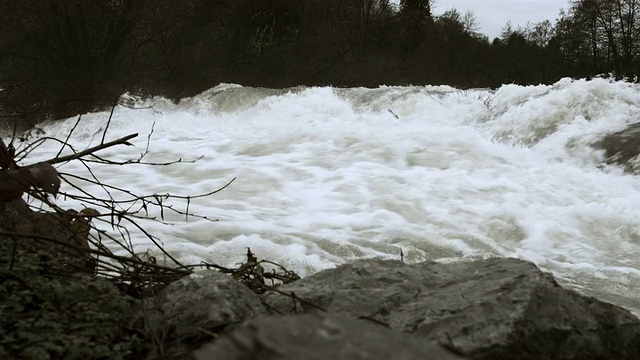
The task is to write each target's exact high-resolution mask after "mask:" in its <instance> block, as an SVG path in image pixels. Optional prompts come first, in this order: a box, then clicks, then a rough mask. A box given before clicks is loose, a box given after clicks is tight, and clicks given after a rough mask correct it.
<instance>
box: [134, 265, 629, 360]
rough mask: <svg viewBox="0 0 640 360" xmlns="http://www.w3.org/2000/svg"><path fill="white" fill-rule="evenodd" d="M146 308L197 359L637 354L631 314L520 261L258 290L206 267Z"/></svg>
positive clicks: (359, 272) (322, 278)
mask: <svg viewBox="0 0 640 360" xmlns="http://www.w3.org/2000/svg"><path fill="white" fill-rule="evenodd" d="M145 312H146V313H147V314H149V313H151V314H162V316H156V317H155V318H153V317H152V320H151V321H148V322H147V326H148V328H147V331H158V330H160V329H162V330H161V331H162V332H163V333H165V334H171V336H172V337H173V339H174V341H173V342H169V343H167V347H166V348H165V349H163V350H162V351H164V352H165V354H166V355H170V354H171V353H182V354H184V353H185V350H186V349H185V348H184V347H183V346H184V344H185V343H198V344H202V343H205V344H204V346H200V347H199V348H198V349H195V350H192V351H189V357H190V358H194V359H253V358H256V359H282V360H284V359H391V358H393V359H459V358H468V359H638V358H640V320H638V318H636V317H635V316H633V315H632V314H631V313H630V312H629V311H627V310H625V309H622V308H620V307H618V306H615V305H612V304H609V303H605V302H602V301H599V300H597V299H595V298H590V297H584V296H581V295H579V294H577V293H576V292H574V291H571V290H566V289H564V288H562V287H561V286H560V285H558V283H557V282H556V281H555V280H554V278H553V276H552V275H550V274H548V273H544V272H542V271H540V270H539V269H538V268H537V267H536V266H535V265H533V264H531V263H529V262H525V261H521V260H517V259H490V260H481V261H473V262H460V263H451V264H440V263H434V262H425V263H419V264H405V263H402V262H399V261H383V260H375V259H374V260H363V261H358V262H355V263H352V264H347V265H342V266H340V267H338V268H336V269H331V270H325V271H322V272H320V273H318V274H315V275H313V276H310V277H308V278H305V279H302V280H298V281H296V282H294V283H291V284H288V285H284V286H281V287H279V288H278V289H277V292H276V291H268V292H267V293H265V294H263V295H258V294H255V293H253V292H252V291H249V290H248V289H247V288H246V287H245V286H243V285H242V284H240V283H238V282H236V281H235V280H233V279H232V278H231V277H229V276H227V275H223V274H220V273H218V272H216V271H204V272H198V273H194V274H193V275H190V276H188V277H185V278H183V279H181V280H179V281H177V282H175V283H173V284H171V285H170V286H168V287H167V288H166V289H165V290H163V291H162V293H161V294H159V296H158V297H157V299H156V301H155V303H154V305H153V306H152V307H150V308H147V309H146V310H145ZM147 318H149V317H147ZM161 324H162V325H161ZM207 338H208V339H209V340H207Z"/></svg>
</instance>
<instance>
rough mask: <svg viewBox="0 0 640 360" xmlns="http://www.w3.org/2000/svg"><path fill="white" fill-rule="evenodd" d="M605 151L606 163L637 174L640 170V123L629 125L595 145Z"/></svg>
mask: <svg viewBox="0 0 640 360" xmlns="http://www.w3.org/2000/svg"><path fill="white" fill-rule="evenodd" d="M594 146H595V147H596V148H599V149H602V150H604V151H605V157H606V162H607V163H608V164H617V165H621V166H623V167H624V168H625V171H627V172H632V173H636V172H638V170H640V166H639V165H640V164H639V163H638V155H639V154H640V123H636V124H632V125H629V126H628V127H627V128H626V129H624V130H622V131H618V132H615V133H613V134H608V135H606V136H605V137H604V138H602V140H600V141H598V142H596V143H595V144H594Z"/></svg>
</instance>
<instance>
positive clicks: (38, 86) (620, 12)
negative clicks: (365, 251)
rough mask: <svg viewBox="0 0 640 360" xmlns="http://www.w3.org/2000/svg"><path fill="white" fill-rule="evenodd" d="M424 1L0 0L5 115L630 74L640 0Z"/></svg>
mask: <svg viewBox="0 0 640 360" xmlns="http://www.w3.org/2000/svg"><path fill="white" fill-rule="evenodd" d="M433 6H434V3H433V0H402V1H400V2H399V5H398V6H396V5H395V3H394V2H392V1H390V0H305V1H290V0H91V1H89V0H23V1H14V0H0V9H1V11H0V87H1V88H2V91H1V92H0V112H1V113H2V114H5V115H7V114H14V115H22V116H25V117H33V118H34V119H40V118H42V117H45V116H54V117H61V116H68V115H70V114H75V113H78V112H83V111H88V110H93V109H96V108H101V107H105V106H108V105H110V104H111V103H112V102H113V101H114V99H115V98H116V97H117V96H118V94H120V93H121V92H122V91H123V90H127V91H130V92H137V93H141V94H145V95H164V96H167V97H170V98H174V99H177V98H180V97H184V96H190V95H193V94H196V93H198V92H200V91H202V90H205V89H207V88H210V87H212V86H214V85H216V84H218V83H220V82H230V83H240V84H243V85H252V86H265V87H288V86H296V85H333V86H377V85H380V84H386V85H407V84H415V85H418V84H449V85H453V86H457V87H496V86H499V85H501V84H504V83H519V84H538V83H549V82H553V81H556V80H557V79H559V78H560V77H562V76H575V77H584V76H593V75H596V74H599V73H608V72H614V73H615V74H616V75H618V76H633V75H635V74H636V73H637V72H638V65H639V64H638V51H640V43H639V41H640V36H639V35H640V14H639V11H638V10H639V9H640V0H576V1H573V2H572V3H571V5H570V8H569V9H567V10H566V11H563V12H561V14H560V15H559V19H558V21H557V23H556V24H554V23H552V22H551V21H543V22H541V23H538V24H529V25H527V26H525V27H519V28H515V29H514V28H513V27H512V26H511V25H510V24H507V25H506V26H505V28H504V29H503V33H502V34H501V36H500V37H498V38H496V39H493V40H492V41H490V39H488V38H487V37H486V36H484V35H482V34H480V33H479V32H478V28H479V24H478V22H477V20H476V18H475V16H474V15H473V13H470V12H467V13H465V14H463V13H460V12H458V11H457V10H455V9H451V10H449V11H447V12H445V13H444V14H442V15H440V16H434V15H433V14H432V8H433Z"/></svg>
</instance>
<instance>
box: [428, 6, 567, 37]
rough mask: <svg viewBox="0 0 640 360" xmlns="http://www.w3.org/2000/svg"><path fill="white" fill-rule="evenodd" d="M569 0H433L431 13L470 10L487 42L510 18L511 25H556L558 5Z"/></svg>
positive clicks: (495, 35) (497, 34) (559, 7)
mask: <svg viewBox="0 0 640 360" xmlns="http://www.w3.org/2000/svg"><path fill="white" fill-rule="evenodd" d="M568 3H569V0H435V4H434V5H435V6H434V8H433V9H432V12H433V14H434V15H440V14H442V13H443V12H445V11H447V10H449V9H451V8H452V7H455V8H456V9H458V11H460V13H462V14H464V13H465V12H466V11H467V10H472V11H473V12H474V13H475V14H476V16H477V18H478V22H479V23H480V32H481V33H483V34H485V35H487V36H489V41H491V40H493V38H495V37H497V36H499V35H500V31H501V29H502V28H503V27H504V25H505V24H506V23H507V21H509V20H511V23H512V24H513V27H514V28H516V27H517V26H518V25H523V26H524V25H526V24H527V21H530V22H532V23H537V22H540V21H543V20H550V21H551V23H553V24H555V20H556V18H557V17H558V13H559V12H560V9H561V8H564V9H565V10H566V9H567V8H568Z"/></svg>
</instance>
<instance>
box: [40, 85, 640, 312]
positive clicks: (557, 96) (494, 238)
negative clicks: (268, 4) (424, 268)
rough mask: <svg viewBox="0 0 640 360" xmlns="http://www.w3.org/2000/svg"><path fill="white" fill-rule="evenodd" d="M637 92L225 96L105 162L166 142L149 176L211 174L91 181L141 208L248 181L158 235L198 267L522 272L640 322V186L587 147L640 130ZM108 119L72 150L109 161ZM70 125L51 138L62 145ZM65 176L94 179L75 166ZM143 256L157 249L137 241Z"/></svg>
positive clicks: (133, 113)
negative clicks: (554, 280) (507, 267)
mask: <svg viewBox="0 0 640 360" xmlns="http://www.w3.org/2000/svg"><path fill="white" fill-rule="evenodd" d="M639 90H640V88H639V87H638V86H636V85H633V84H628V83H622V82H611V81H608V80H604V79H596V80H592V81H583V80H581V81H571V80H569V79H564V80H562V81H560V82H558V83H556V84H554V85H551V86H528V87H523V86H515V85H505V86H502V87H501V88H499V89H497V90H480V89H479V90H467V91H460V90H456V89H453V88H450V87H445V86H440V87H433V86H426V87H381V88H377V89H365V88H351V89H336V88H328V87H324V88H294V89H286V90H273V89H259V88H249V87H241V86H236V85H220V86H218V87H216V88H214V89H211V90H209V91H206V92H204V93H202V94H200V95H198V96H196V97H193V98H189V99H184V100H183V101H181V102H180V103H179V104H177V105H176V104H172V103H171V102H169V101H166V100H164V99H153V100H147V101H134V103H135V106H136V107H139V108H141V109H131V108H128V107H118V108H117V109H116V111H115V113H114V116H113V119H112V120H111V123H110V125H109V130H108V133H107V140H113V139H115V138H117V137H121V136H124V135H127V134H130V133H135V132H137V133H140V136H138V137H137V138H135V139H133V140H132V141H131V142H132V143H133V144H134V145H135V147H127V146H118V147H114V148H110V149H107V150H105V151H103V152H101V153H100V154H101V155H102V156H104V157H107V158H110V159H114V160H127V159H131V158H137V157H138V156H139V155H140V154H141V153H142V152H143V151H144V150H145V146H146V141H147V135H148V134H149V133H150V132H151V129H152V126H153V133H152V135H151V142H150V146H149V153H148V155H147V156H146V158H145V161H153V162H165V161H172V160H177V159H178V158H182V159H183V160H190V159H196V158H199V157H202V158H201V159H199V160H198V161H196V162H193V163H190V162H184V163H179V164H175V165H171V166H146V165H128V166H108V167H104V166H94V172H95V174H96V176H98V177H99V178H100V179H101V180H103V181H105V182H107V183H109V184H112V185H115V186H118V187H122V188H126V189H128V190H131V191H132V192H135V193H138V194H153V193H158V194H165V193H172V194H177V195H195V194H200V193H206V192H208V191H211V190H214V189H216V188H218V187H220V186H222V185H223V184H225V183H227V182H228V181H229V180H231V179H232V178H234V177H236V178H237V179H236V180H235V182H234V183H233V184H232V185H231V186H230V187H228V188H227V189H225V190H224V191H222V192H220V193H217V194H215V195H212V196H209V197H205V198H198V199H192V200H191V201H190V204H189V211H190V212H193V213H197V214H200V215H205V216H208V217H210V218H214V219H218V220H219V221H218V222H211V221H207V220H203V219H198V218H195V217H191V218H188V219H186V220H185V217H184V216H182V215H177V214H171V213H170V212H165V214H164V215H165V216H166V220H167V221H168V222H170V223H171V224H170V225H162V224H160V223H155V222H149V223H144V225H145V227H146V228H147V229H148V230H149V231H150V232H151V233H153V234H154V235H156V236H158V237H159V238H160V239H161V240H162V241H163V243H164V245H165V247H166V249H167V250H168V251H169V252H171V253H173V254H175V255H176V256H177V257H178V258H179V259H181V260H182V261H183V262H185V263H198V262H199V261H201V260H204V261H207V262H213V263H218V264H222V265H232V264H234V263H236V262H239V261H242V260H243V257H244V254H245V252H246V248H247V247H251V249H252V250H253V252H254V253H256V254H257V255H258V256H259V257H260V258H265V259H269V260H273V261H276V262H279V263H282V264H283V265H285V266H287V267H289V268H291V269H293V270H296V271H297V272H299V273H301V274H302V275H306V274H309V273H312V272H314V271H317V270H320V269H324V268H327V267H332V266H334V265H335V264H339V263H343V262H345V261H348V260H352V259H357V258H363V257H375V256H377V257H384V258H395V259H397V258H399V254H400V250H402V251H403V253H404V254H405V261H411V262H414V261H421V260H425V259H432V260H439V261H454V260H456V259H460V258H478V257H490V256H511V257H518V258H522V259H526V260H530V261H533V262H535V263H536V264H538V265H539V266H540V267H542V268H543V269H545V270H548V271H552V272H553V273H554V274H555V275H556V276H557V277H558V278H559V279H561V281H562V282H563V283H564V284H565V285H568V286H571V287H574V288H577V289H579V290H581V291H583V292H585V293H587V294H594V295H597V296H598V297H601V298H603V299H606V300H609V301H613V302H615V303H618V304H621V305H625V306H627V307H629V308H631V309H632V310H634V311H635V312H636V313H638V312H640V311H639V310H640V301H639V300H636V299H638V298H639V295H640V291H639V290H638V289H637V284H638V283H639V280H640V191H639V190H640V178H638V177H637V176H632V175H628V174H624V173H623V171H622V170H621V169H620V168H618V167H612V166H603V154H602V152H601V151H598V150H595V149H594V148H592V147H591V146H590V144H591V143H593V142H595V141H596V140H598V139H600V138H601V137H602V136H603V134H606V133H610V132H614V131H617V130H621V129H623V128H625V126H626V125H628V124H631V123H634V122H637V121H638V114H640V92H639ZM148 106H152V107H150V108H149V107H148ZM145 107H146V108H145ZM108 118H109V113H108V112H105V113H97V114H89V115H85V116H84V117H83V119H82V122H81V123H80V124H79V126H78V127H77V128H76V129H75V131H74V132H73V134H72V136H71V139H70V143H72V144H73V145H74V146H76V148H77V149H83V148H86V147H89V146H92V145H96V144H97V143H99V141H100V139H101V130H102V129H104V127H105V126H106V124H107V121H108ZM74 124H75V119H69V120H67V121H64V122H58V123H55V124H51V125H48V126H46V127H45V131H46V133H47V135H48V136H54V137H58V138H65V137H66V135H67V133H68V132H69V130H70V129H71V128H72V126H73V125H74ZM154 124H155V125H154ZM58 147H59V145H58V144H55V143H53V142H50V143H47V144H45V145H44V146H42V147H40V148H39V149H38V150H37V151H36V153H34V154H32V156H31V158H30V161H34V160H36V159H42V158H48V157H51V156H53V155H54V154H55V152H57V149H58ZM65 153H67V152H65ZM59 171H61V172H66V173H73V174H77V175H85V176H86V175H88V173H87V171H86V169H85V168H84V166H83V165H82V164H80V163H79V162H77V161H76V162H72V163H68V164H65V165H62V166H60V167H59ZM82 186H83V188H84V189H85V190H87V191H89V192H92V193H94V194H96V195H99V196H104V195H105V193H104V191H103V190H102V189H101V188H100V187H97V186H93V185H89V184H83V185H82ZM62 190H63V191H70V192H73V191H74V190H73V189H71V188H70V187H69V186H63V189H62ZM59 203H60V204H61V205H62V206H70V207H75V208H79V204H77V203H75V202H72V201H66V202H65V201H64V199H60V200H59ZM171 203H172V204H174V206H176V208H180V209H184V207H185V206H186V201H184V200H175V201H172V202H171ZM156 214H157V211H156ZM107 230H110V229H107ZM134 241H135V245H136V248H137V250H139V251H144V250H145V249H147V248H153V247H152V245H151V244H150V242H149V241H148V240H145V238H144V237H143V236H142V235H141V234H137V233H135V232H134Z"/></svg>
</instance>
